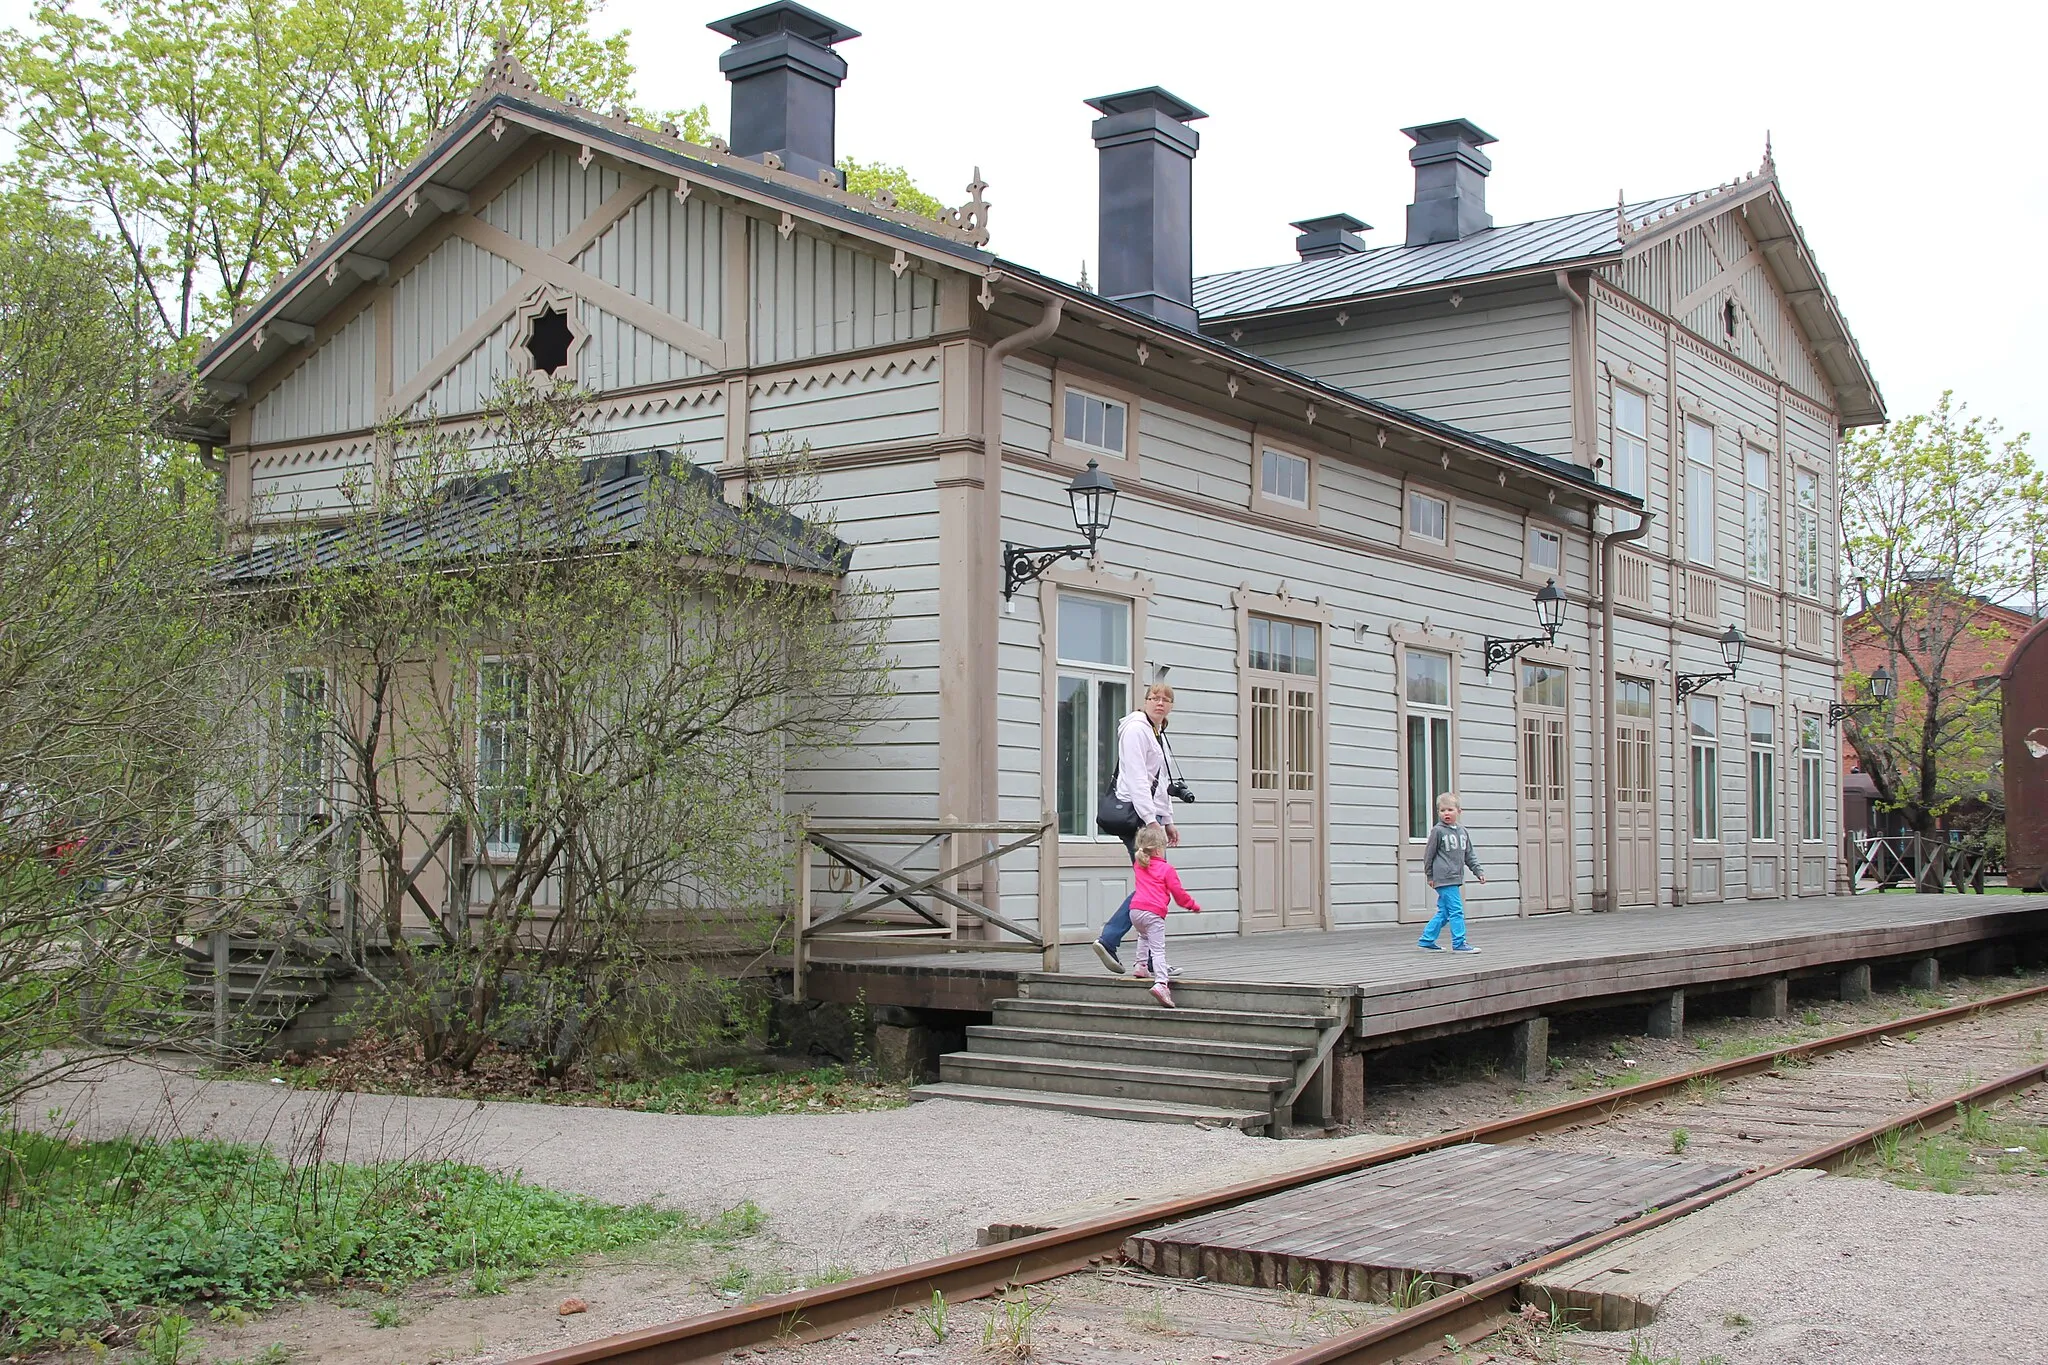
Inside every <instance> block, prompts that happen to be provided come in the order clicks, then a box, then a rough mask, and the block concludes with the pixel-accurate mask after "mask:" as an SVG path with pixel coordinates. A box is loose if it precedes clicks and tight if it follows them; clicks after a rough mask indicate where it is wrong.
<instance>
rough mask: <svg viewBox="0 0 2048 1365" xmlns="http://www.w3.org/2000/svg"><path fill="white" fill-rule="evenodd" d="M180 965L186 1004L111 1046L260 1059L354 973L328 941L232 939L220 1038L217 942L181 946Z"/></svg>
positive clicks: (138, 1025) (139, 1022)
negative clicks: (273, 1041)
mask: <svg viewBox="0 0 2048 1365" xmlns="http://www.w3.org/2000/svg"><path fill="white" fill-rule="evenodd" d="M174 960H175V962H176V963H177V965H178V967H179V968H180V970H181V971H182V972H183V975H184V981H183V982H182V984H181V990H180V993H179V997H180V998H179V1002H178V1004H176V1005H172V1006H168V1007H166V1008H163V1009H159V1010H155V1011H151V1012H149V1013H148V1014H146V1015H145V1016H142V1017H139V1018H137V1019H135V1020H133V1021H132V1027H129V1028H127V1029H125V1030H123V1031H122V1032H120V1033H119V1034H118V1035H116V1034H113V1033H109V1034H108V1035H107V1041H109V1042H117V1043H121V1044H123V1045H126V1046H131V1047H150V1048H161V1049H165V1050H171V1051H188V1052H198V1053H202V1054H206V1055H223V1054H225V1055H252V1054H254V1053H257V1052H259V1051H262V1050H263V1049H264V1047H265V1045H266V1043H268V1042H269V1040H270V1039H272V1038H273V1037H274V1036H275V1035H276V1034H277V1033H278V1032H279V1031H280V1030H283V1029H285V1028H287V1027H288V1026H289V1025H290V1024H291V1023H292V1021H293V1020H295V1019H297V1018H299V1017H300V1016H301V1015H302V1014H304V1013H305V1012H306V1011H307V1010H309V1009H311V1008H312V1007H314V1006H316V1005H318V1004H319V1003H320V1002H321V1001H323V1000H325V999H326V998H327V996H328V995H329V993H330V992H331V991H332V990H333V988H334V986H335V983H337V982H339V981H341V980H343V979H345V978H346V977H348V976H349V975H350V974H351V973H352V970H353V969H352V968H351V967H350V966H349V965H348V963H347V961H346V960H345V959H344V958H342V957H341V956H340V954H339V952H338V950H337V947H336V945H333V944H332V943H331V942H328V941H323V940H318V939H295V940H292V941H289V942H286V941H281V940H276V939H271V938H256V937H253V936H247V937H244V936H230V937H229V939H228V943H227V961H226V963H225V964H224V965H225V967H226V972H225V976H226V980H225V982H224V983H223V984H224V985H225V987H226V989H225V991H224V994H225V995H226V998H227V1034H226V1036H225V1037H217V1036H216V1035H215V1016H214V995H215V989H216V982H215V963H214V957H213V945H212V942H211V940H209V939H195V940H192V941H190V942H185V943H181V944H180V945H179V949H178V954H177V956H176V958H175V959H174Z"/></svg>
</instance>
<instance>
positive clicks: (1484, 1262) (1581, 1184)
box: [1123, 1144, 1744, 1303]
mask: <svg viewBox="0 0 2048 1365" xmlns="http://www.w3.org/2000/svg"><path fill="white" fill-rule="evenodd" d="M1743 1170H1744V1168H1743V1167H1741V1166H1728V1165H1714V1164H1709V1163H1707V1162H1702V1161H1687V1160H1683V1159H1681V1158H1678V1157H1655V1156H1631V1155H1624V1154H1618V1153H1613V1152H1561V1151H1549V1150H1544V1149H1540V1148H1534V1147H1489V1146H1483V1145H1479V1144H1473V1145H1469V1146H1464V1147H1448V1148H1445V1149H1444V1150H1442V1151H1438V1152H1427V1153H1424V1154H1423V1155H1421V1156H1414V1157H1409V1158H1408V1159H1407V1160H1405V1161H1397V1162H1394V1163H1393V1164H1391V1165H1387V1166H1379V1167H1374V1168H1373V1169H1370V1170H1364V1171H1359V1172H1356V1173H1355V1174H1352V1175H1347V1176H1339V1177H1337V1178H1336V1179H1334V1180H1325V1181H1321V1182H1319V1183H1317V1184H1314V1185H1308V1186H1304V1187H1303V1188H1300V1189H1295V1190H1288V1191H1286V1192H1284V1193H1281V1194H1276V1195H1271V1196H1269V1197H1267V1198H1265V1199H1257V1200H1253V1201H1252V1202H1251V1203H1248V1204H1241V1205H1239V1206H1237V1207H1236V1208H1233V1209H1226V1210H1224V1211H1223V1212H1221V1213H1213V1214H1209V1215H1207V1216H1205V1217H1201V1218H1192V1219H1189V1220H1188V1221H1186V1222H1183V1223H1173V1224H1170V1225H1168V1226H1166V1227H1163V1228H1155V1229H1153V1230H1151V1231H1149V1232H1143V1233H1139V1234H1138V1235H1136V1236H1134V1237H1132V1238H1130V1239H1129V1240H1128V1241H1126V1242H1125V1243H1124V1248H1123V1252H1124V1258H1125V1259H1126V1260H1128V1261H1132V1262H1134V1263H1136V1264H1138V1265H1140V1266H1143V1267H1144V1268H1145V1269H1147V1270H1149V1271H1152V1272H1153V1273H1155V1274H1160V1275H1171V1276H1175V1277H1177V1278H1181V1279H1190V1280H1191V1279H1195V1278H1197V1277H1207V1278H1208V1279H1209V1280H1211V1281H1213V1282H1217V1283H1222V1284H1237V1285H1248V1286H1251V1287H1254V1288H1263V1289H1281V1290H1291V1291H1293V1292H1295V1293H1312V1294H1321V1295H1325V1296H1327V1297H1330V1298H1343V1299H1355V1300H1359V1301H1361V1302H1368V1303H1386V1302H1393V1301H1397V1300H1398V1301H1412V1300H1415V1299H1419V1298H1426V1297H1428V1296H1429V1295H1430V1294H1432V1293H1436V1292H1440V1291H1441V1290H1443V1289H1448V1288H1453V1287H1455V1286H1457V1285H1462V1284H1469V1283H1471V1282H1472V1281H1473V1280H1477V1279H1481V1278H1484V1277H1485V1276H1487V1275H1492V1274H1495V1273H1497V1272H1499V1271H1502V1270H1506V1269H1508V1268H1509V1267H1510V1266H1516V1265H1520V1264H1522V1263H1523V1262H1524V1261H1530V1260H1534V1259H1535V1258H1536V1257H1538V1256H1541V1255H1543V1254H1544V1253H1545V1252H1548V1251H1554V1250H1556V1249H1557V1248H1558V1247H1561V1246H1565V1245H1567V1244H1569V1243H1571V1242H1575V1241H1577V1240H1578V1239H1580V1238H1581V1237H1587V1236H1590V1235H1592V1234H1593V1233H1595V1232H1599V1231H1601V1230H1602V1229H1605V1228H1609V1227H1613V1226H1614V1225H1616V1224H1617V1223H1623V1222H1626V1221H1628V1220H1629V1219H1632V1218H1636V1217H1640V1216H1641V1215H1642V1214H1643V1213H1645V1212H1647V1211H1648V1210H1650V1209H1653V1208H1661V1207H1665V1206H1667V1205H1670V1204H1674V1203H1676V1202H1678V1201H1679V1200H1681V1199H1686V1198H1690V1197H1691V1196H1692V1195H1695V1194H1698V1193H1700V1192H1701V1191H1703V1190H1709V1189H1712V1188H1714V1187H1715V1186H1716V1185H1722V1184H1725V1183H1727V1182H1728V1181H1730V1180H1733V1179H1735V1178H1736V1177H1737V1176H1739V1175H1741V1174H1742V1173H1743ZM1411 1286H1412V1287H1411Z"/></svg>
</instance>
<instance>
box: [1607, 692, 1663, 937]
mask: <svg viewBox="0 0 2048 1365" xmlns="http://www.w3.org/2000/svg"><path fill="white" fill-rule="evenodd" d="M1656 718H1657V710H1656V694H1655V693H1654V692H1652V691H1651V690H1650V684H1649V683H1647V682H1642V681H1639V680H1637V679H1635V678H1618V679H1616V680H1615V690H1614V833H1615V840H1616V849H1615V852H1616V854H1617V858H1616V862H1615V865H1614V901H1615V904H1617V905H1654V904H1656V902H1657V731H1656Z"/></svg>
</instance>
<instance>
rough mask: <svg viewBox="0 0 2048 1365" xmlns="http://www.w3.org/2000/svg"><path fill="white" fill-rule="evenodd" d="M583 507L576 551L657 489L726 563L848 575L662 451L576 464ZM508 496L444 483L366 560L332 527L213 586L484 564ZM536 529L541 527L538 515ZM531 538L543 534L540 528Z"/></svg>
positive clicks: (824, 552)
mask: <svg viewBox="0 0 2048 1365" xmlns="http://www.w3.org/2000/svg"><path fill="white" fill-rule="evenodd" d="M582 472H583V482H584V483H585V485H587V486H589V487H590V494H589V501H588V503H587V504H585V505H584V507H583V508H581V509H579V510H578V512H577V515H578V517H579V519H580V521H581V524H580V525H578V526H577V527H576V528H575V529H574V531H573V532H572V533H571V534H570V536H569V539H570V540H571V541H572V542H573V543H576V544H579V545H629V544H632V543H634V542H635V541H636V540H637V539H638V538H639V535H640V531H641V528H642V527H643V526H644V525H645V524H646V521H647V509H648V498H649V495H650V493H652V492H653V490H654V489H655V487H656V483H657V480H660V481H662V482H663V483H669V482H670V481H673V485H682V486H685V487H687V490H688V492H687V494H686V496H694V497H695V498H696V499H697V508H696V510H697V511H698V512H699V514H700V515H701V516H702V517H703V518H705V519H706V520H708V521H711V522H714V523H717V524H718V528H719V531H720V532H722V534H717V535H713V536H712V537H710V538H709V539H708V541H707V543H708V544H710V545H715V546H716V547H717V551H718V553H719V554H721V555H724V556H728V557H730V558H731V559H732V561H733V562H734V563H736V564H737V563H746V564H752V565H756V566H761V567H766V568H774V569H788V570H795V571H796V572H799V573H816V574H830V575H834V576H838V575H842V574H844V573H846V572H847V570H848V568H849V567H850V566H851V562H852V557H853V547H852V546H851V545H848V544H846V543H845V542H844V541H841V540H838V539H837V538H835V537H833V536H831V535H828V534H826V533H825V532H823V531H821V530H820V529H819V528H817V527H816V526H813V525H811V524H810V523H808V522H806V521H804V520H803V519H801V518H799V517H796V516H793V515H791V514H789V513H786V512H781V511H771V510H768V509H765V508H763V507H761V506H759V505H755V506H752V507H750V508H749V509H748V511H747V512H745V513H744V514H743V513H742V512H741V511H740V510H739V509H737V508H734V507H732V506H730V505H728V504H727V503H726V501H725V499H724V497H723V496H722V495H721V492H720V489H719V484H718V480H717V479H716V478H715V477H714V476H713V475H712V474H711V473H710V472H709V471H707V470H704V469H701V468H699V467H698V466H696V465H694V464H691V463H690V462H689V461H688V460H686V459H684V458H682V457H680V456H676V455H673V454H671V452H669V451H666V450H640V451H634V452H631V453H629V454H624V455H601V456H593V457H591V458H589V459H586V460H585V461H584V462H583V471H582ZM511 496H513V494H512V491H511V488H510V480H509V479H508V478H507V477H506V476H505V475H503V474H498V475H492V476H487V477H485V478H481V479H464V480H456V481H453V482H451V483H450V484H449V486H448V487H447V488H446V489H445V490H444V491H443V495H442V496H441V498H440V499H439V500H438V501H437V505H436V506H435V507H434V509H433V510H432V512H430V513H428V514H426V515H424V516H391V517H386V518H384V519H383V521H381V522H380V523H379V524H378V525H377V527H376V530H375V533H374V534H375V538H376V544H375V545H374V546H373V547H371V548H370V550H369V553H367V554H365V553H363V551H362V549H361V547H358V546H351V544H350V542H351V539H352V538H354V537H357V536H359V535H360V534H361V533H362V532H361V528H359V527H354V526H343V527H335V528H333V529H331V530H327V531H323V532H320V533H319V534H317V535H315V536H313V537H312V538H311V539H309V540H300V539H284V540H277V541H272V542H270V543H268V544H265V545H260V546H257V547H256V548H254V549H251V550H249V551H247V552H245V553H243V554H240V555H237V556H235V557H234V558H232V559H230V560H228V561H226V562H225V563H223V564H221V565H220V566H219V567H218V568H216V569H215V571H214V575H213V577H214V582H215V583H216V584H218V585H219V586H221V587H225V588H253V587H262V586H265V585H268V584H270V583H273V582H275V581H276V580H279V579H284V578H291V577H294V576H296V575H298V574H300V573H304V572H307V571H318V570H322V569H329V570H331V569H338V568H343V567H346V566H347V565H348V564H350V563H358V564H359V563H362V562H364V560H366V559H388V560H391V561H394V562H396V561H408V560H410V561H425V562H428V563H432V562H435V561H438V560H451V561H452V560H457V559H475V558H478V557H484V558H488V557H489V556H491V555H492V554H493V553H497V552H499V551H500V549H501V547H498V546H493V545H491V544H489V543H487V541H486V539H484V538H485V537H488V536H489V535H491V534H492V532H491V530H490V528H491V527H492V526H493V525H497V524H500V523H496V522H495V521H494V520H493V518H492V513H494V512H495V511H496V510H497V509H498V508H499V507H501V506H502V505H503V502H504V500H505V499H507V498H509V497H511ZM542 520H543V521H544V520H545V514H543V518H542ZM536 534H537V535H538V536H539V537H540V538H541V539H543V540H545V538H546V536H547V535H548V531H547V528H546V527H545V525H540V526H539V527H538V529H537V531H536Z"/></svg>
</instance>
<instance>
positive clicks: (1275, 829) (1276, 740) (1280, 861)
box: [1240, 615, 1324, 930]
mask: <svg viewBox="0 0 2048 1365" xmlns="http://www.w3.org/2000/svg"><path fill="white" fill-rule="evenodd" d="M1247 635H1248V637H1249V638H1248V648H1247V650H1246V659H1245V668H1244V672H1243V675H1242V678H1243V681H1242V686H1243V688H1244V693H1243V697H1242V699H1241V705H1242V710H1241V713H1240V714H1241V718H1242V721H1243V725H1244V731H1243V733H1244V735H1245V737H1246V738H1245V750H1244V756H1243V763H1244V781H1243V793H1244V800H1243V805H1242V818H1243V820H1244V822H1245V827H1244V831H1243V855H1242V856H1243V865H1242V869H1241V875H1242V881H1243V898H1244V912H1245V927H1246V928H1247V929H1251V930H1258V929H1314V928H1317V927H1319V926H1321V924H1322V923H1323V881H1324V878H1323V780H1324V779H1323V771H1322V768H1323V762H1322V759H1323V714H1322V710H1323V705H1322V702H1323V692H1322V667H1321V665H1322V658H1321V655H1322V649H1321V645H1322V641H1321V632H1320V630H1319V629H1318V627H1317V626H1315V625H1313V624H1311V623H1308V622H1301V621H1287V620H1282V619H1279V618H1273V617H1265V616H1259V615H1252V616H1251V617H1250V620H1249V625H1248V630H1247Z"/></svg>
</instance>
